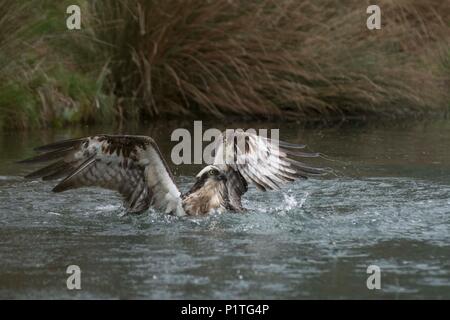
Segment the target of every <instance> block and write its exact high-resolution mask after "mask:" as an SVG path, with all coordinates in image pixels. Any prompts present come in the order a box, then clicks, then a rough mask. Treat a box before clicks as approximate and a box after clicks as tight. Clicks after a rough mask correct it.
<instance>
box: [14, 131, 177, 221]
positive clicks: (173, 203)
mask: <svg viewBox="0 0 450 320" xmlns="http://www.w3.org/2000/svg"><path fill="white" fill-rule="evenodd" d="M35 150H36V151H38V152H41V154H39V155H37V156H35V157H33V158H31V159H27V160H23V161H20V162H21V163H39V162H47V161H52V160H54V162H53V163H51V164H50V165H48V166H46V167H44V168H42V169H39V170H37V171H35V172H32V173H30V174H28V175H27V176H26V178H42V179H43V180H54V179H58V178H64V179H63V180H62V181H60V182H59V183H58V184H57V185H56V187H54V188H53V191H54V192H62V191H66V190H69V189H76V188H80V187H90V186H96V187H102V188H106V189H110V190H115V191H118V192H119V193H120V194H121V195H122V196H123V199H124V204H125V207H126V209H127V211H128V212H140V211H143V210H146V209H148V208H149V207H150V206H154V207H156V208H157V209H160V210H163V211H165V212H166V213H174V214H177V215H182V213H183V210H182V207H181V199H180V192H179V191H178V189H177V187H176V185H175V182H174V180H173V177H172V174H171V172H170V170H169V168H168V166H167V164H166V162H165V161H164V158H163V157H162V155H161V153H160V151H159V149H158V146H157V145H156V143H155V142H154V140H153V139H152V138H150V137H145V136H125V135H122V136H114V135H98V136H92V137H86V138H80V139H72V140H65V141H60V142H56V143H52V144H49V145H45V146H42V147H39V148H36V149H35Z"/></svg>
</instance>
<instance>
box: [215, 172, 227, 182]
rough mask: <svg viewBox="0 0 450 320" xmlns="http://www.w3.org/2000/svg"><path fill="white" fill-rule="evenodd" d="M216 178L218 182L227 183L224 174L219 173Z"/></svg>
mask: <svg viewBox="0 0 450 320" xmlns="http://www.w3.org/2000/svg"><path fill="white" fill-rule="evenodd" d="M217 178H218V179H219V180H220V181H227V176H226V174H225V173H220V174H219V175H218V176H217Z"/></svg>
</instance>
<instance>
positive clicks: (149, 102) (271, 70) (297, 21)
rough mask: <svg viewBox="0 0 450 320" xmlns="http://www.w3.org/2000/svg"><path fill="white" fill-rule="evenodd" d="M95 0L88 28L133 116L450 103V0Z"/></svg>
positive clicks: (382, 110) (269, 114)
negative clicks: (448, 71) (372, 12)
mask: <svg viewBox="0 0 450 320" xmlns="http://www.w3.org/2000/svg"><path fill="white" fill-rule="evenodd" d="M379 5H380V6H381V8H382V19H383V20H382V25H383V27H382V29H381V30H378V31H369V30H368V29H367V28H366V18H367V15H366V13H365V9H366V7H367V6H364V5H361V2H360V1H356V0H352V1H347V2H346V3H345V5H339V4H337V3H336V2H335V1H332V0H320V1H309V0H305V1H276V0H262V1H195V0H187V1H176V0H165V1H139V0H131V1H124V0H119V1H114V2H113V1H110V2H93V4H92V6H91V7H90V10H91V11H90V22H91V24H90V27H91V28H92V29H91V30H92V33H93V34H95V37H96V40H97V43H99V44H100V45H99V46H98V47H99V48H100V52H101V54H98V55H97V56H99V57H103V59H104V60H105V61H106V60H107V61H108V62H109V64H108V68H109V71H110V73H109V76H108V79H107V81H108V85H107V87H108V89H109V92H110V93H112V94H114V95H115V96H116V97H118V100H117V101H118V103H117V104H116V109H117V110H118V111H117V114H119V115H120V116H121V117H124V118H151V117H155V116H159V115H189V114H194V115H212V116H216V117H225V116H228V115H229V114H236V115H244V116H249V117H259V118H261V117H263V118H273V117H284V118H291V119H300V120H311V119H316V118H319V119H331V118H335V117H338V118H345V117H347V118H348V117H361V116H372V115H375V116H382V117H402V116H411V115H417V114H423V113H427V112H429V111H432V110H434V109H439V108H440V107H442V103H443V101H444V99H445V98H446V97H448V96H447V92H446V91H445V90H442V88H441V87H440V86H439V85H438V83H439V75H438V74H437V71H436V70H435V68H434V67H433V66H435V65H436V61H434V60H433V59H434V58H435V55H436V52H437V51H439V50H440V48H439V45H442V44H443V43H445V42H446V41H448V40H449V35H450V32H449V30H450V29H449V26H448V25H447V24H446V23H445V22H444V21H448V19H449V17H450V4H449V3H447V2H442V1H435V0H433V1H427V3H426V5H425V4H423V2H422V1H418V0H417V1H415V0H411V1H399V2H395V3H393V2H392V1H380V3H379Z"/></svg>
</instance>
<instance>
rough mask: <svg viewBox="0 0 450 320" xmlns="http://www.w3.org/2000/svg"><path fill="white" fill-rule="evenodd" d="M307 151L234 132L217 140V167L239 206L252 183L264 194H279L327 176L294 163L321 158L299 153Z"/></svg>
mask: <svg viewBox="0 0 450 320" xmlns="http://www.w3.org/2000/svg"><path fill="white" fill-rule="evenodd" d="M304 147H305V146H304V145H297V144H291V143H287V142H284V141H275V140H272V139H269V138H265V137H262V136H258V135H256V134H253V133H250V132H244V131H242V130H236V131H234V130H233V131H230V132H223V133H222V135H221V136H220V137H219V138H218V139H217V140H216V146H215V157H214V165H216V166H219V167H220V168H221V169H222V170H223V171H225V172H228V173H227V174H228V176H229V177H231V179H228V180H229V181H228V184H229V186H228V191H229V194H230V200H231V202H233V201H234V202H235V205H238V206H240V196H242V194H244V193H245V192H246V191H247V183H253V184H254V185H255V186H256V187H257V188H258V189H260V190H262V191H266V190H278V189H280V187H281V186H282V185H284V184H285V183H287V182H290V181H294V180H296V179H298V178H304V179H306V178H307V177H308V176H311V175H322V174H324V173H325V172H326V171H325V170H324V169H321V168H315V167H311V166H309V165H307V164H305V163H303V162H299V161H298V160H296V159H295V158H298V157H303V158H305V157H306V158H310V157H318V156H319V155H320V154H318V153H309V152H303V151H300V149H303V148H304ZM230 171H231V172H230ZM233 198H234V199H235V200H233Z"/></svg>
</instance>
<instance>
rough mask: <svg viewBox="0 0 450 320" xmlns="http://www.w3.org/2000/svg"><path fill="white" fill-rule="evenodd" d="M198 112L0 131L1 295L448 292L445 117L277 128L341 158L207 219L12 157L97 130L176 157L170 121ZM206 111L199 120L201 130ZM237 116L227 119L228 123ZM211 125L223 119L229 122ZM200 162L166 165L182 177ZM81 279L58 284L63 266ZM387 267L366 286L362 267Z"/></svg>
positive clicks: (449, 130)
mask: <svg viewBox="0 0 450 320" xmlns="http://www.w3.org/2000/svg"><path fill="white" fill-rule="evenodd" d="M180 126H181V127H186V128H188V129H189V128H191V127H192V123H191V122H187V123H181V124H180V123H168V124H165V125H164V126H155V127H152V126H149V128H128V129H121V130H114V129H111V128H109V129H105V128H84V129H70V130H59V131H37V132H33V133H29V134H23V133H16V132H14V133H7V134H4V135H2V136H0V298H24V299H27V298H38V299H42V298H50V299H53V298H69V299H70V298H113V299H115V298H126V299H129V298H157V299H174V298H180V299H184V298H190V299H197V298H206V299H216V298H224V299H228V298H230V299H246V298H256V299H259V298H273V299H285V298H289V299H303V298H312V299H316V298H338V299H340V298H351V299H359V298H363V299H378V298H389V299H391V298H392V299H396V298H399V299H416V298H439V299H443V298H447V299H448V298H450V122H448V121H438V122H427V123H418V124H409V125H406V126H394V125H390V126H386V125H385V126H377V127H341V128H333V129H305V128H301V127H299V126H297V125H295V124H290V125H287V124H276V123H272V124H264V123H259V124H257V125H256V124H254V125H252V124H247V125H246V126H245V127H256V128H258V127H267V128H271V127H273V128H280V129H281V131H280V138H281V139H283V140H287V141H291V142H302V143H307V144H308V145H309V147H310V149H312V150H314V151H320V152H323V153H325V154H327V155H328V156H329V157H331V158H333V159H335V160H336V161H333V162H327V161H322V162H321V163H320V164H324V165H327V166H331V167H333V168H335V170H336V172H337V174H336V176H329V177H326V178H320V179H310V180H308V181H306V182H305V181H300V182H297V183H294V184H291V185H288V186H287V187H286V188H285V189H284V190H283V191H280V192H272V193H261V192H258V191H256V190H255V189H254V188H253V189H251V190H250V192H249V193H247V195H246V197H245V201H244V204H245V206H246V207H247V208H248V209H249V211H248V212H247V213H246V214H240V215H237V214H222V215H214V216H210V217H207V218H202V219H195V220H192V219H186V218H174V217H167V216H161V215H160V214H159V213H157V212H149V213H148V214H144V215H141V216H132V217H129V216H125V217H120V214H121V213H122V211H123V210H122V207H121V202H120V199H119V197H118V196H117V195H116V194H114V193H112V192H109V191H105V190H101V189H80V190H76V191H70V192H66V193H63V194H52V193H51V192H50V190H51V188H52V186H53V185H54V183H52V182H42V181H29V180H23V179H22V178H21V175H23V174H25V173H27V172H29V171H31V170H32V169H33V168H29V167H24V166H20V165H17V164H14V161H16V160H19V159H22V158H25V157H28V156H30V155H31V154H32V148H33V147H36V146H38V145H40V144H43V143H48V142H52V141H55V140H57V139H62V138H70V137H78V136H83V135H89V134H93V133H112V132H115V133H117V132H122V133H139V134H146V135H151V136H152V137H154V138H155V140H156V141H157V142H158V144H159V145H160V147H161V148H162V150H163V153H164V154H165V156H166V158H167V159H168V160H170V150H171V147H172V146H173V145H175V143H170V134H171V132H172V130H173V129H175V128H177V127H180ZM209 126H213V125H211V124H204V127H205V129H206V128H208V127H209ZM238 126H241V127H242V126H243V125H242V124H227V125H226V127H229V128H233V127H238ZM219 128H225V126H224V125H222V126H220V127H219ZM200 168H201V166H194V165H192V166H186V165H185V166H180V167H176V166H173V165H172V169H173V171H174V173H175V175H176V176H177V182H178V184H179V186H180V189H182V190H186V189H187V188H188V187H189V185H190V184H191V183H192V181H193V179H192V176H193V174H195V173H196V172H197V171H198V170H199V169H200ZM72 264H75V265H78V266H80V268H81V271H82V276H81V286H82V289H81V290H78V291H77V290H74V291H69V290H68V289H67V288H66V279H67V277H68V275H67V274H66V268H67V266H68V265H72ZM369 265H378V266H379V267H380V268H381V289H380V290H369V289H367V287H366V279H367V277H368V276H369V275H368V274H367V273H366V269H367V267H368V266H369Z"/></svg>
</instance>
